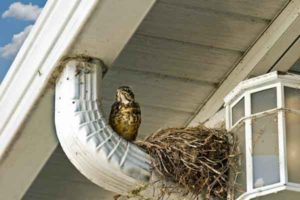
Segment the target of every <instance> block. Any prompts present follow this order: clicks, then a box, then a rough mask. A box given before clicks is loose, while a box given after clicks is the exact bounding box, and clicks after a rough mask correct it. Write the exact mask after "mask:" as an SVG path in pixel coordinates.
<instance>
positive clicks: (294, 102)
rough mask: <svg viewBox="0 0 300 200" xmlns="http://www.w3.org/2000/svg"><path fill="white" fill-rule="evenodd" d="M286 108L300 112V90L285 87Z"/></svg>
mask: <svg viewBox="0 0 300 200" xmlns="http://www.w3.org/2000/svg"><path fill="white" fill-rule="evenodd" d="M284 92H285V105H286V108H291V109H295V110H300V90H299V89H295V88H290V87H284Z"/></svg>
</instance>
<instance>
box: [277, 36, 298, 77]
mask: <svg viewBox="0 0 300 200" xmlns="http://www.w3.org/2000/svg"><path fill="white" fill-rule="evenodd" d="M299 57H300V39H299V37H298V38H297V39H296V41H295V42H294V43H293V44H292V46H291V47H290V48H289V49H288V50H287V51H286V53H285V54H284V55H283V56H282V58H281V59H280V60H279V61H278V62H277V63H276V64H275V65H274V67H273V68H272V70H271V71H282V72H287V71H288V70H289V69H290V68H291V67H292V66H293V65H294V64H295V63H296V62H297V60H298V59H299Z"/></svg>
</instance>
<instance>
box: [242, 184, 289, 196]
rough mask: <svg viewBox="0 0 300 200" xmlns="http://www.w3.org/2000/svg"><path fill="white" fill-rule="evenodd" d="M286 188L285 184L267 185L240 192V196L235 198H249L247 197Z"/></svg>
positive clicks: (263, 194)
mask: <svg viewBox="0 0 300 200" xmlns="http://www.w3.org/2000/svg"><path fill="white" fill-rule="evenodd" d="M286 189H287V186H285V185H282V184H274V185H271V186H269V187H264V188H261V189H256V190H253V191H251V192H246V193H244V194H242V195H241V196H239V197H238V198H237V200H249V199H253V198H256V197H260V196H265V195H268V194H272V193H277V192H280V191H283V190H286Z"/></svg>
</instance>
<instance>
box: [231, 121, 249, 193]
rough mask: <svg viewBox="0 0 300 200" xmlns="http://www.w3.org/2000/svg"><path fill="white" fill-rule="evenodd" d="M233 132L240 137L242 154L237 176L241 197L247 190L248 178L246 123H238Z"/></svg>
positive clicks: (237, 188) (238, 191) (239, 147)
mask: <svg viewBox="0 0 300 200" xmlns="http://www.w3.org/2000/svg"><path fill="white" fill-rule="evenodd" d="M232 132H233V133H234V134H235V135H236V136H237V138H238V143H239V146H238V150H239V153H240V154H241V156H240V159H239V161H240V162H239V171H240V173H239V174H238V176H237V179H236V183H237V187H236V194H235V196H236V197H239V196H240V195H242V194H243V193H245V192H246V190H247V185H246V184H247V179H246V177H247V176H246V146H245V125H244V123H242V124H241V125H238V126H237V127H235V128H234V129H233V130H232Z"/></svg>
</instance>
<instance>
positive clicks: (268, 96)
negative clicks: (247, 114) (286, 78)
mask: <svg viewBox="0 0 300 200" xmlns="http://www.w3.org/2000/svg"><path fill="white" fill-rule="evenodd" d="M276 107H277V97H276V88H271V89H267V90H262V91H259V92H255V93H253V94H251V113H252V114H255V113H258V112H263V111H265V110H270V109H273V108H276Z"/></svg>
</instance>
